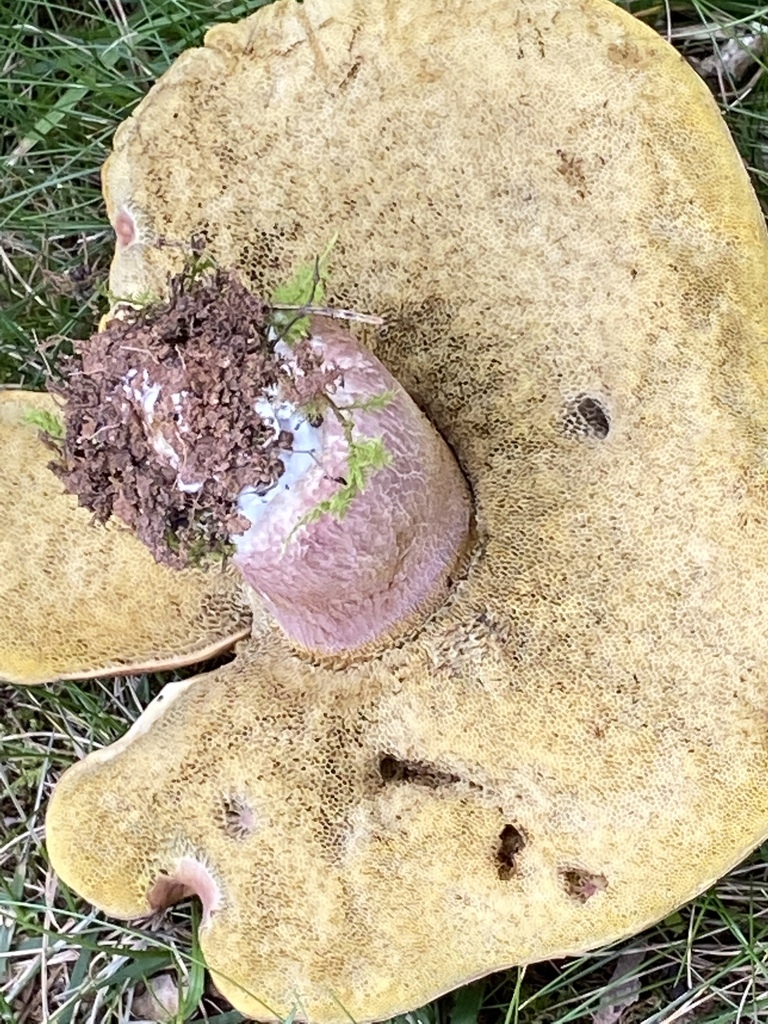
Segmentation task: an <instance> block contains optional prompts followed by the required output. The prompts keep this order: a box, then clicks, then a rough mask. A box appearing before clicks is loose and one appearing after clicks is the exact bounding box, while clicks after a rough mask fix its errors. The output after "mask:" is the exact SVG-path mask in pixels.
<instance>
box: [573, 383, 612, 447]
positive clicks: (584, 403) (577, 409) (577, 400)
mask: <svg viewBox="0 0 768 1024" xmlns="http://www.w3.org/2000/svg"><path fill="white" fill-rule="evenodd" d="M563 427H564V430H565V432H566V434H569V435H570V436H572V437H593V438H595V439H597V440H598V441H604V440H605V438H606V437H608V434H609V433H610V430H611V420H610V416H609V414H608V410H607V407H606V403H605V400H604V399H603V398H599V397H597V396H595V395H589V394H580V395H575V396H574V397H573V398H571V399H570V400H569V401H568V403H567V405H566V408H565V416H564V419H563Z"/></svg>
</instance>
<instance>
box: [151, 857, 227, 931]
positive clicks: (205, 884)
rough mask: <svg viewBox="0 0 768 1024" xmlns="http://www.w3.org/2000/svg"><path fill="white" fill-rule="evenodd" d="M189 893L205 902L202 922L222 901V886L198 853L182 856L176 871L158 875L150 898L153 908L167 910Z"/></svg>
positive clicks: (204, 921) (185, 897)
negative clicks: (201, 860)
mask: <svg viewBox="0 0 768 1024" xmlns="http://www.w3.org/2000/svg"><path fill="white" fill-rule="evenodd" d="M189 896H197V897H198V899H199V900H200V902H201V903H202V905H203V920H202V923H203V924H206V923H207V922H208V919H209V918H210V916H211V914H212V913H213V912H214V911H215V910H218V908H219V905H220V904H221V890H220V889H219V887H218V885H217V884H216V882H215V881H214V878H213V876H212V875H211V873H210V871H209V870H208V868H206V867H205V865H203V864H201V863H200V861H199V860H197V859H196V858H195V857H182V858H181V860H179V862H178V864H177V865H176V868H175V870H174V871H173V872H170V871H169V872H167V873H166V872H161V873H160V874H159V875H158V877H157V878H156V879H155V883H154V885H153V886H152V888H151V889H150V890H149V892H148V893H147V900H148V901H149V905H150V906H151V907H152V909H153V910H165V908H166V907H170V906H171V904H172V903H178V902H179V900H184V899H187V898H188V897H189Z"/></svg>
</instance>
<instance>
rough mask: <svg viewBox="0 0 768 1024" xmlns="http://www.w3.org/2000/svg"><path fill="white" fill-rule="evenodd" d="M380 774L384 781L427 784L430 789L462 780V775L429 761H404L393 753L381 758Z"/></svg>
mask: <svg viewBox="0 0 768 1024" xmlns="http://www.w3.org/2000/svg"><path fill="white" fill-rule="evenodd" d="M379 774H380V775H381V779H382V782H386V783H392V782H410V783H411V784H412V785H414V786H426V787H427V788H428V789H439V788H440V787H441V786H455V785H456V783H457V782H461V781H462V780H461V776H460V775H455V774H454V773H453V772H447V771H444V770H443V769H441V768H438V767H437V766H436V765H433V764H429V763H428V762H427V761H402V760H400V758H398V757H392V756H391V754H384V755H383V756H382V757H380V758H379ZM470 785H472V784H471V783H470Z"/></svg>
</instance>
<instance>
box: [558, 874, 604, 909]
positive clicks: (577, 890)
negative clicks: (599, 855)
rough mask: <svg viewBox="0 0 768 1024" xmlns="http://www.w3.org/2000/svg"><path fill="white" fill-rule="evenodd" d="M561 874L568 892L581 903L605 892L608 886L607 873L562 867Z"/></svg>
mask: <svg viewBox="0 0 768 1024" xmlns="http://www.w3.org/2000/svg"><path fill="white" fill-rule="evenodd" d="M559 875H560V878H561V880H562V883H563V886H564V888H565V891H566V892H567V894H568V895H569V896H570V897H571V899H574V900H577V901H578V902H579V903H586V902H587V900H589V899H591V898H592V897H593V896H594V895H595V894H596V893H599V892H605V890H606V889H607V888H608V880H607V879H606V877H605V875H601V874H597V873H593V872H591V871H585V870H584V869H583V868H561V869H560V870H559Z"/></svg>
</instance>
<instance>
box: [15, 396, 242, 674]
mask: <svg viewBox="0 0 768 1024" xmlns="http://www.w3.org/2000/svg"><path fill="white" fill-rule="evenodd" d="M31 410H45V411H47V412H50V413H54V414H58V413H59V410H58V408H57V406H56V404H55V403H54V401H53V399H52V398H51V397H50V396H48V395H44V394H36V393H32V392H25V391H0V462H1V464H2V486H0V522H1V523H2V529H1V530H0V566H1V567H2V568H1V569H0V679H3V680H6V681H8V682H12V683H43V682H49V681H52V680H55V679H66V678H83V677H86V676H96V675H104V674H107V673H114V672H140V671H151V670H156V669H162V668H171V667H174V666H177V665H185V664H188V663H189V662H193V661H197V660H198V659H200V658H203V657H206V656H210V655H211V654H214V653H216V652H217V651H220V650H223V649H226V648H227V647H231V646H232V644H234V642H235V641H236V640H237V639H238V638H240V637H242V636H245V635H246V634H247V633H248V631H249V628H250V615H249V611H248V607H247V605H246V601H245V598H244V596H243V594H242V591H241V588H240V587H239V584H238V578H237V576H236V575H235V574H234V573H232V572H231V571H227V572H222V571H221V570H220V569H214V570H213V571H212V572H208V573H203V572H200V571H197V570H185V571H184V572H174V571H172V570H170V569H165V568H163V567H161V566H159V565H157V564H156V563H155V562H154V560H153V559H152V556H151V555H150V554H149V552H148V551H147V550H146V548H145V547H144V546H143V545H142V544H141V543H139V541H138V540H136V538H135V537H133V536H132V534H130V533H129V532H128V530H127V529H125V528H123V527H121V526H120V525H119V524H117V523H115V522H110V523H109V524H108V525H107V526H98V525H96V524H94V523H93V522H92V516H91V514H90V512H88V511H87V510H86V509H84V508H79V507H78V505H77V499H76V498H75V497H73V496H72V495H69V494H66V493H65V492H64V486H63V484H62V483H61V481H60V480H58V479H57V478H56V477H55V476H54V475H53V473H52V472H51V471H50V469H49V468H48V464H49V463H50V462H51V461H52V459H53V458H54V456H55V452H53V451H52V450H51V449H50V448H47V447H46V446H45V445H44V444H43V443H42V441H41V440H40V437H39V432H38V429H37V427H35V426H34V425H32V424H31V423H28V422H25V418H26V416H27V415H28V414H29V412H30V411H31Z"/></svg>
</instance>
